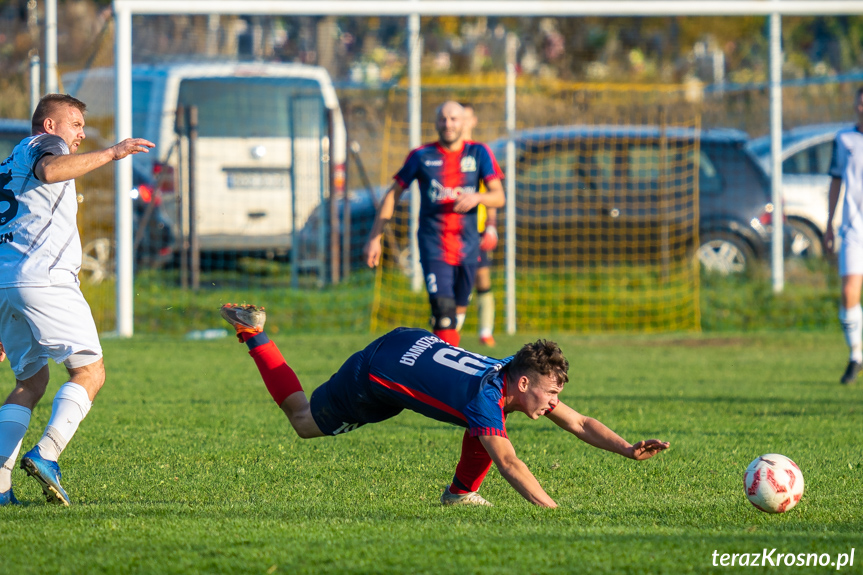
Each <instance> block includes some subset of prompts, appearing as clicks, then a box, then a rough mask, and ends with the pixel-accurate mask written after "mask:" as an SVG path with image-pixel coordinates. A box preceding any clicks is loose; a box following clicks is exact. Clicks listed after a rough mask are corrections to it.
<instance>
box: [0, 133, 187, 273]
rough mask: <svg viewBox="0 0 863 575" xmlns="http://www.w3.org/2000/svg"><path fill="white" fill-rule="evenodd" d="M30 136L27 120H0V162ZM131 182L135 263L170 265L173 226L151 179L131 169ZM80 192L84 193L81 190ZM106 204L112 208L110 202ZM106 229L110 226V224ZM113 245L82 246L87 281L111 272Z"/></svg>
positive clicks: (99, 241)
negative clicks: (142, 224) (142, 225)
mask: <svg viewBox="0 0 863 575" xmlns="http://www.w3.org/2000/svg"><path fill="white" fill-rule="evenodd" d="M30 134H31V129H30V120H13V119H5V118H0V161H2V160H3V159H5V158H7V157H8V156H10V155H11V154H12V150H13V149H14V148H15V146H17V145H18V143H19V142H20V141H21V140H23V139H24V138H26V137H27V136H29V135H30ZM91 136H92V137H94V138H95V139H96V140H99V139H100V137H99V135H98V133H94V132H92V131H90V130H88V139H87V140H85V143H86V142H88V140H89V139H90V137H91ZM106 145H110V144H106ZM132 182H133V185H134V187H133V189H132V190H131V195H132V214H133V220H132V221H133V230H134V239H135V264H136V265H138V266H144V267H160V266H162V265H164V264H166V263H168V262H170V261H171V260H172V259H173V256H174V250H175V249H176V239H175V236H174V233H173V231H172V230H173V224H172V222H171V218H170V217H169V215H168V214H167V213H166V212H165V210H164V208H163V207H162V205H161V204H162V200H161V191H158V192H157V190H156V187H157V183H156V180H155V179H154V177H153V176H150V175H149V174H147V173H145V172H144V171H143V170H141V169H138V168H136V169H134V170H133V179H132ZM81 191H83V192H87V190H85V189H82V190H81ZM100 193H102V194H111V196H110V197H111V198H113V190H101V191H100ZM85 197H86V195H85ZM103 203H104V202H103ZM109 204H110V206H112V205H113V200H111V201H110V202H109ZM88 205H89V204H88ZM107 213H110V214H111V215H113V208H112V207H111V209H110V210H108V212H107ZM106 217H110V216H106ZM142 222H143V223H144V224H145V225H144V227H143V228H141V223H142ZM108 227H109V228H110V227H113V222H111V225H110V226H108ZM113 243H114V242H113V238H109V237H103V238H96V239H93V240H91V241H89V242H87V244H85V245H84V246H83V250H84V262H83V267H82V272H83V273H84V275H86V276H89V279H90V280H91V281H94V282H96V283H98V282H99V281H101V280H102V279H104V278H106V277H108V276H110V274H111V273H112V270H113V268H114V261H113V249H112V246H113Z"/></svg>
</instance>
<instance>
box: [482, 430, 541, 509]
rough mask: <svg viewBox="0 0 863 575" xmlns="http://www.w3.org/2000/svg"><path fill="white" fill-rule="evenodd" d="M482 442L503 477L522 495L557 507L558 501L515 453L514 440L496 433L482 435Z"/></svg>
mask: <svg viewBox="0 0 863 575" xmlns="http://www.w3.org/2000/svg"><path fill="white" fill-rule="evenodd" d="M479 440H480V443H482V446H483V447H485V450H486V452H488V454H489V456H490V457H491V460H492V461H494V464H495V465H497V469H498V471H500V474H501V475H503V478H504V479H506V480H507V482H508V483H509V484H510V485H512V486H513V488H514V489H515V490H516V491H518V492H519V493H520V494H521V496H522V497H524V498H525V499H527V500H528V501H530V502H531V503H533V504H534V505H539V506H541V507H551V508H554V507H557V503H555V502H554V500H553V499H552V498H551V497H549V496H548V493H546V492H545V490H544V489H543V488H542V486H541V485H540V484H539V481H537V480H536V477H534V476H533V473H531V472H530V469H528V468H527V465H525V464H524V462H523V461H522V460H521V459H519V458H518V456H516V454H515V448H514V447H513V446H512V442H510V440H509V439H507V438H505V437H499V436H496V435H481V436H480V438H479Z"/></svg>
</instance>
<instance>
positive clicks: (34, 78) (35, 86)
mask: <svg viewBox="0 0 863 575" xmlns="http://www.w3.org/2000/svg"><path fill="white" fill-rule="evenodd" d="M41 89H42V88H41V86H40V84H39V55H38V54H30V115H31V116H32V115H33V112H35V111H36V106H37V105H39V95H40V93H41Z"/></svg>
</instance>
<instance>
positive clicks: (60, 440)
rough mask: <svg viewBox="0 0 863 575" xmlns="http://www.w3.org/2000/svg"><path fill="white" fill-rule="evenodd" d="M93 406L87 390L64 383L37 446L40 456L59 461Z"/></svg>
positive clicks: (74, 384) (56, 396) (76, 385)
mask: <svg viewBox="0 0 863 575" xmlns="http://www.w3.org/2000/svg"><path fill="white" fill-rule="evenodd" d="M92 405H93V402H92V401H90V396H88V395H87V390H86V389H84V388H83V387H81V386H80V385H78V384H77V383H72V382H71V381H68V382H66V383H64V384H63V385H62V386H61V387H60V390H59V391H58V392H57V395H55V396H54V409H53V411H52V412H51V419H49V420H48V425H47V427H45V435H43V436H42V439H40V440H39V443H38V444H37V447H39V455H41V456H42V457H44V458H45V459H49V460H51V461H57V459H59V457H60V454H61V453H63V450H64V449H66V445H67V444H68V443H69V440H71V439H72V436H73V435H75V432H76V431H77V430H78V425H79V424H80V423H81V421H83V419H84V418H85V417H87V413H88V412H89V411H90V407H91V406H92Z"/></svg>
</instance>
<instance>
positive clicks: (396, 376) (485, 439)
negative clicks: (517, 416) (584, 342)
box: [221, 304, 669, 507]
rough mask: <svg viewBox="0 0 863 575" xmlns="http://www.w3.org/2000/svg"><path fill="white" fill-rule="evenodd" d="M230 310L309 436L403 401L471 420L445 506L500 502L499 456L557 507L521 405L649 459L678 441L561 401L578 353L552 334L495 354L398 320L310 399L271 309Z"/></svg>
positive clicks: (504, 470) (503, 470) (514, 476)
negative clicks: (525, 430) (614, 426)
mask: <svg viewBox="0 0 863 575" xmlns="http://www.w3.org/2000/svg"><path fill="white" fill-rule="evenodd" d="M221 314H222V317H223V318H225V319H226V320H227V321H228V322H229V323H230V324H231V325H233V326H234V328H235V329H236V332H237V337H238V338H239V339H240V340H241V341H244V342H245V343H246V345H247V346H248V348H249V355H251V356H252V358H253V359H254V360H255V364H256V365H257V366H258V370H259V371H260V373H261V377H262V378H263V380H264V384H265V385H266V387H267V390H268V391H269V392H270V395H271V396H272V397H273V400H275V402H276V404H277V405H278V406H279V407H280V408H281V409H282V411H283V412H284V413H285V415H286V416H287V417H288V420H289V421H290V423H291V426H292V427H293V428H294V430H295V431H296V432H297V435H299V436H300V437H301V438H303V439H310V438H314V437H323V436H326V435H338V434H340V433H347V432H349V431H353V430H355V429H357V428H359V427H361V426H363V425H366V424H368V423H376V422H379V421H384V420H386V419H389V418H391V417H394V416H396V415H398V414H399V413H400V412H401V411H402V410H404V409H410V410H412V411H415V412H417V413H420V414H422V415H425V416H426V417H430V418H432V419H435V420H437V421H442V422H446V423H452V424H454V425H457V426H460V427H464V428H466V431H465V433H464V438H463V440H462V452H461V458H460V460H459V463H458V465H457V466H456V470H455V477H454V478H453V480H452V484H451V485H448V486H447V488H446V489H444V491H443V494H442V495H441V498H440V500H441V503H442V504H444V505H491V504H490V503H489V502H488V501H486V500H485V499H484V498H483V497H481V496H480V495H479V494H478V493H477V491H478V490H479V487H480V485H481V484H482V482H483V479H485V476H486V474H487V473H488V471H489V469H490V468H491V464H492V462H494V464H495V465H497V468H498V470H499V471H500V474H501V475H502V476H503V477H504V478H505V479H506V480H507V482H509V484H510V485H512V487H513V488H514V489H515V490H516V491H518V492H519V493H520V494H521V495H522V496H523V497H524V498H525V499H527V500H528V501H530V502H531V503H534V504H536V505H540V506H543V507H557V504H556V503H555V502H554V500H553V499H552V498H551V497H549V495H548V494H547V493H546V492H545V490H544V489H543V488H542V486H540V484H539V482H538V481H537V480H536V478H535V477H534V476H533V474H532V473H531V472H530V470H529V469H528V468H527V466H526V465H525V464H524V463H523V462H522V461H521V460H520V459H519V458H518V456H516V453H515V449H514V448H513V445H512V443H511V442H510V440H509V438H508V437H507V432H506V418H507V416H508V415H509V414H511V413H513V412H516V411H519V412H522V413H524V414H525V415H527V416H528V417H529V418H531V419H534V420H535V419H539V418H540V417H548V418H549V419H551V420H552V421H553V422H554V423H555V424H556V425H558V426H559V427H561V428H563V429H564V430H566V431H569V432H570V433H572V434H573V435H575V436H576V437H577V438H579V439H581V440H582V441H584V442H586V443H589V444H590V445H593V446H594V447H599V448H600V449H605V450H607V451H611V452H614V453H618V454H620V455H623V456H625V457H629V458H631V459H637V460H642V459H649V458H650V457H653V456H654V455H656V454H657V453H659V452H660V451H663V450H665V449H668V446H669V444H668V442H664V441H659V440H658V439H647V440H644V441H639V442H638V443H636V444H634V445H632V444H630V443H628V442H627V441H626V440H624V439H623V438H621V437H620V436H619V435H617V434H616V433H614V432H613V431H612V430H611V429H609V428H608V427H606V426H605V425H603V424H602V423H600V422H599V421H597V420H596V419H593V418H591V417H586V416H584V415H581V414H580V413H578V412H576V411H575V410H573V409H572V408H570V407H568V406H567V405H565V404H564V403H563V402H561V401H560V399H559V398H558V394H559V393H560V392H561V390H562V389H563V386H564V384H566V382H567V381H568V380H569V376H568V375H567V371H568V369H569V362H568V361H567V360H566V358H565V357H564V356H563V354H562V353H561V351H560V348H559V347H558V345H557V344H556V343H554V342H551V341H546V340H537V341H536V342H534V343H528V344H526V345H525V346H524V347H522V348H521V350H519V352H518V353H516V354H515V355H514V356H510V357H507V358H505V359H492V358H489V357H485V356H482V355H479V354H475V353H470V352H467V351H465V350H463V349H460V348H458V347H454V346H452V345H449V344H447V343H446V342H444V341H443V340H441V339H440V338H438V337H436V336H434V335H433V334H431V333H429V332H428V331H426V330H423V329H413V328H397V329H395V330H393V331H391V332H390V333H388V334H386V335H384V336H382V337H379V338H378V339H376V340H374V341H373V342H372V343H370V344H369V345H368V346H367V347H366V348H365V349H363V350H360V351H358V352H356V353H355V354H353V355H352V356H351V357H349V358H348V360H347V361H346V362H345V363H344V364H342V366H341V367H340V368H339V370H338V371H337V372H336V373H335V374H334V375H333V376H332V377H331V378H330V379H329V381H327V382H326V383H324V384H323V385H321V386H320V387H318V388H317V389H315V391H314V392H313V393H312V396H311V400H308V399H306V395H305V393H304V392H303V388H302V385H301V384H300V381H299V379H298V378H297V376H296V374H295V373H294V371H293V370H292V369H291V368H290V367H289V366H288V364H287V363H286V362H285V359H284V357H282V354H281V352H280V351H279V349H278V348H277V347H276V344H275V343H274V342H272V341H270V339H269V338H268V337H267V334H266V332H264V323H265V321H266V314H265V312H264V310H263V308H258V307H256V306H254V305H235V304H226V305H224V306H222V309H221Z"/></svg>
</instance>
